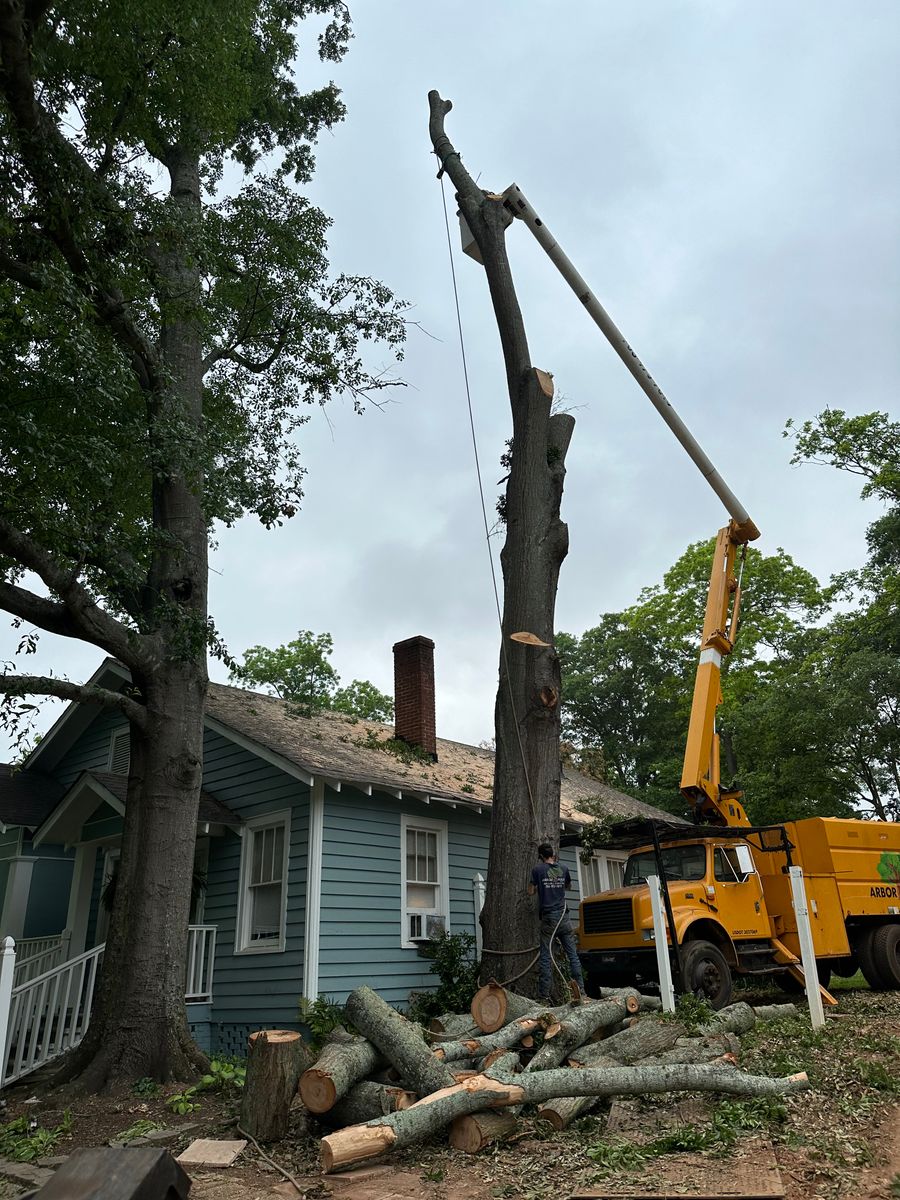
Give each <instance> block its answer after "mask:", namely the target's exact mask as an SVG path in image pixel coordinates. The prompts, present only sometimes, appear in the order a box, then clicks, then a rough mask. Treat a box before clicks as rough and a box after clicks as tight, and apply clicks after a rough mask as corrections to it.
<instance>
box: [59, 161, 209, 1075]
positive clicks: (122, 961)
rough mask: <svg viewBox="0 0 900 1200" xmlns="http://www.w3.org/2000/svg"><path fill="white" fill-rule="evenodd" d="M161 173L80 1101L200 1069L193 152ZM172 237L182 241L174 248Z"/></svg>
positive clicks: (199, 584) (199, 589)
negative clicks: (131, 610)
mask: <svg viewBox="0 0 900 1200" xmlns="http://www.w3.org/2000/svg"><path fill="white" fill-rule="evenodd" d="M167 166H168V169H169V174H170V179H171V188H170V203H171V204H172V206H173V210H174V213H175V214H176V215H175V219H174V220H173V228H172V235H171V241H170V243H169V245H168V246H167V247H166V248H165V249H164V250H163V251H161V253H160V258H159V275H160V279H161V288H160V296H159V307H160V322H161V327H160V344H159V349H160V354H161V358H162V360H163V362H164V364H165V366H166V369H167V371H168V386H167V388H166V390H165V391H163V392H160V393H157V394H154V395H152V396H151V397H150V398H149V401H148V425H149V434H150V439H151V444H152V445H153V446H155V448H156V462H157V464H158V469H157V470H156V471H155V473H154V478H153V481H152V488H153V509H154V524H155V527H156V529H157V530H158V531H160V534H159V540H158V544H157V545H156V546H155V547H154V552H153V555H152V560H151V565H150V569H149V573H148V586H147V588H146V600H145V619H146V622H147V626H148V628H149V630H150V631H151V637H152V638H153V639H154V641H155V642H156V647H157V654H156V656H155V658H154V661H153V662H152V665H151V666H150V667H149V668H148V669H147V670H146V671H144V672H143V673H140V672H136V671H134V670H133V671H132V683H133V685H134V687H135V689H136V690H137V692H138V693H139V695H140V697H141V700H142V701H143V704H144V706H145V709H146V714H147V721H146V723H145V725H144V727H143V728H138V727H137V726H135V725H132V728H131V767H130V771H129V778H128V797H127V802H126V806H125V823H124V830H123V834H122V853H121V860H120V868H119V879H118V883H117V886H116V898H115V904H114V908H113V913H112V918H111V921H110V930H109V936H108V939H107V943H106V950H105V952H104V959H103V967H102V972H101V976H100V980H99V984H98V990H97V995H96V1000H95V1004H94V1009H93V1012H92V1014H91V1021H90V1026H89V1028H88V1032H87V1035H86V1037H85V1039H84V1041H83V1042H82V1044H81V1046H79V1048H78V1050H77V1051H76V1052H75V1054H74V1055H73V1056H72V1058H71V1061H70V1062H68V1063H66V1064H65V1066H64V1068H63V1075H62V1077H63V1078H66V1077H70V1078H71V1077H72V1076H74V1075H78V1084H79V1086H83V1087H85V1088H87V1089H88V1090H92V1091H93V1090H97V1089H98V1088H100V1087H101V1086H103V1085H104V1084H105V1083H106V1082H108V1081H109V1082H113V1081H115V1080H116V1079H117V1078H122V1077H125V1078H128V1077H131V1078H134V1077H140V1076H145V1075H146V1076H150V1077H153V1078H157V1079H182V1080H183V1079H189V1078H191V1076H192V1075H193V1074H194V1072H195V1071H196V1069H197V1067H198V1066H200V1065H202V1063H203V1062H204V1059H203V1056H202V1055H201V1054H200V1052H199V1050H197V1048H196V1046H195V1045H194V1043H193V1042H192V1040H191V1037H190V1034H189V1031H188V1026H187V1013H186V1009H185V1001H184V995H185V962H186V955H187V926H188V918H189V914H190V887H191V876H192V872H193V865H194V851H195V845H196V840H197V813H198V808H199V800H200V786H201V781H202V772H203V714H204V708H205V703H206V686H207V668H206V638H207V553H208V542H207V537H208V531H207V521H206V516H205V513H204V510H203V479H202V478H190V477H188V476H186V475H185V474H184V473H183V472H182V471H181V470H180V469H179V467H178V465H177V462H178V454H177V451H174V452H173V439H176V438H177V439H178V441H179V442H186V441H188V440H190V439H191V438H198V439H199V438H200V437H202V430H203V390H202V367H201V357H202V344H201V329H200V323H199V319H198V314H199V304H200V277H199V270H198V266H197V263H196V259H195V256H194V255H193V253H192V252H191V249H190V244H191V241H192V238H193V226H194V223H195V222H196V221H197V220H198V219H199V214H200V176H199V162H198V158H197V156H196V154H190V153H188V152H185V151H183V150H181V149H179V148H178V147H172V148H171V149H170V150H169V152H168V155H167ZM179 228H182V229H184V230H185V231H187V232H186V234H185V237H184V239H183V240H182V239H180V238H179V236H178V230H179ZM186 453H187V454H190V451H188V452H186ZM173 462H174V463H175V468H174V469H173Z"/></svg>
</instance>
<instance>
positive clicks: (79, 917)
mask: <svg viewBox="0 0 900 1200" xmlns="http://www.w3.org/2000/svg"><path fill="white" fill-rule="evenodd" d="M96 860H97V843H96V842H90V843H87V844H82V845H80V846H77V847H76V849H75V867H74V869H73V871H72V887H71V890H70V891H69V912H68V915H67V917H66V929H67V930H70V931H71V936H70V938H69V953H68V955H67V958H74V957H75V955H76V954H81V953H82V952H83V951H84V950H85V949H86V946H85V942H86V941H87V927H88V917H89V916H90V912H91V890H92V888H93V886H94V863H95V862H96Z"/></svg>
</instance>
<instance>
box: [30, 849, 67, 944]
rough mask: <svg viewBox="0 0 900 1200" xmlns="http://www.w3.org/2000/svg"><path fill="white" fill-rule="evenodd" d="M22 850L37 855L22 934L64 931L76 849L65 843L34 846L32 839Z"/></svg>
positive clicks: (35, 935)
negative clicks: (66, 848) (68, 846)
mask: <svg viewBox="0 0 900 1200" xmlns="http://www.w3.org/2000/svg"><path fill="white" fill-rule="evenodd" d="M23 853H24V854H28V855H34V857H36V858H37V862H36V863H35V864H34V867H33V868H32V874H31V887H30V888H29V891H28V904H27V906H26V909H25V928H24V930H23V933H22V936H23V937H26V938H33V937H51V936H52V935H53V934H55V933H61V932H62V930H63V929H64V928H65V925H66V917H67V916H68V915H69V891H70V889H71V886H72V870H73V868H74V865H75V853H74V851H72V850H69V851H66V850H64V849H63V847H62V846H32V844H31V842H30V841H26V843H25V847H24V849H23Z"/></svg>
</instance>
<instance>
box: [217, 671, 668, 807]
mask: <svg viewBox="0 0 900 1200" xmlns="http://www.w3.org/2000/svg"><path fill="white" fill-rule="evenodd" d="M206 711H207V717H210V718H212V719H213V721H214V722H217V723H219V724H220V725H222V726H225V727H226V728H227V729H228V730H232V731H234V732H236V733H238V734H241V735H243V737H245V738H247V739H249V740H250V741H251V742H252V743H255V744H256V745H258V746H260V747H261V748H263V749H264V750H267V751H269V752H271V753H272V754H273V755H276V756H277V757H278V758H279V759H282V760H285V761H286V762H287V763H289V764H293V766H295V767H297V768H299V770H300V771H301V772H303V773H305V774H307V775H322V776H325V777H326V779H330V780H334V781H335V782H343V783H348V784H356V785H358V786H360V787H362V788H363V789H364V790H369V789H371V788H375V789H376V790H385V791H394V792H398V791H399V792H402V793H406V794H409V795H411V796H419V797H422V798H424V799H428V798H430V797H434V798H435V799H439V800H440V799H443V800H447V801H451V802H454V803H457V804H461V805H466V806H469V807H476V808H477V807H481V806H482V805H484V806H489V805H490V803H491V797H492V794H493V784H494V753H493V751H492V750H488V749H483V748H481V747H480V746H467V745H465V744H464V743H462V742H451V741H448V740H446V739H445V738H438V739H437V755H438V757H437V762H431V761H429V760H423V759H420V758H419V757H414V756H410V760H409V761H406V762H405V761H403V760H402V758H401V757H398V755H397V753H396V746H397V743H396V742H394V741H393V729H392V728H391V727H390V726H387V725H382V724H380V723H378V722H376V721H363V720H361V719H359V718H356V717H349V716H346V715H345V714H342V713H331V712H326V713H319V714H316V715H315V716H311V717H304V716H300V715H298V713H297V711H296V706H292V705H291V704H290V703H289V702H288V701H285V700H280V699H278V698H277V697H275V696H267V695H264V694H263V693H261V692H249V691H246V690H244V689H242V688H235V687H227V686H225V685H224V684H220V683H211V684H210V685H209V692H208V695H207V705H206ZM386 743H388V745H387V746H386V745H385V744H386ZM589 799H590V800H597V801H598V802H599V804H600V805H601V806H602V808H603V809H604V810H605V812H606V813H607V814H608V815H609V816H611V817H636V816H643V817H654V818H662V819H667V820H672V819H673V818H672V817H671V814H669V813H664V812H662V811H661V810H660V809H658V808H653V807H652V806H651V805H649V804H644V803H642V802H641V801H640V800H635V799H633V798H632V797H631V796H626V795H625V794H624V793H623V792H618V791H616V790H615V789H614V788H611V787H607V785H606V784H604V783H600V782H599V781H598V780H596V779H592V778H590V777H589V776H587V775H582V774H581V773H580V772H578V771H573V770H570V769H568V768H566V769H565V770H564V771H563V779H562V792H561V797H560V815H561V817H562V819H563V821H565V822H571V823H573V824H584V823H586V822H587V821H591V820H593V819H594V818H593V817H591V816H590V815H588V813H586V812H585V810H584V805H585V803H586V802H587V801H588V800H589ZM676 819H677V818H676Z"/></svg>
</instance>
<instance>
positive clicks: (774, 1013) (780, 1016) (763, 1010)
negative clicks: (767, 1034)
mask: <svg viewBox="0 0 900 1200" xmlns="http://www.w3.org/2000/svg"><path fill="white" fill-rule="evenodd" d="M753 1013H754V1015H755V1017H756V1019H757V1021H781V1020H784V1018H785V1017H796V1015H797V1005H796V1004H754V1006H753Z"/></svg>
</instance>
